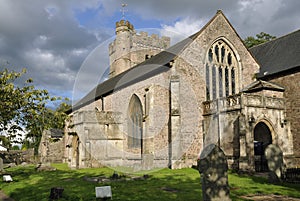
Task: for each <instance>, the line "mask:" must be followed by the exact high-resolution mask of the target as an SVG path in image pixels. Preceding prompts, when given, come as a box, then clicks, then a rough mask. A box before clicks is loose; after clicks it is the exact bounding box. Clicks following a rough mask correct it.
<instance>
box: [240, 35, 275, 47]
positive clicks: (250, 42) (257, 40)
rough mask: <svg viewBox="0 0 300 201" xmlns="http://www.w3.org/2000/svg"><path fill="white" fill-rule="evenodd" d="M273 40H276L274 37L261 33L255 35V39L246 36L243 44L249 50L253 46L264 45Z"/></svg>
mask: <svg viewBox="0 0 300 201" xmlns="http://www.w3.org/2000/svg"><path fill="white" fill-rule="evenodd" d="M275 38H276V36H272V35H270V34H267V33H264V32H261V33H259V34H256V37H253V36H248V37H247V38H245V40H244V43H245V45H246V47H247V48H251V47H253V46H256V45H259V44H262V43H265V42H267V41H270V40H273V39H275Z"/></svg>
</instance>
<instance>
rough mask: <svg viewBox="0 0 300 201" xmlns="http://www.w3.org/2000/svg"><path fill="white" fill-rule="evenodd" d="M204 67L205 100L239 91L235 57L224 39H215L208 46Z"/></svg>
mask: <svg viewBox="0 0 300 201" xmlns="http://www.w3.org/2000/svg"><path fill="white" fill-rule="evenodd" d="M205 68H206V69H205V72H206V73H205V76H206V100H214V99H217V98H222V97H226V96H229V95H234V94H236V93H238V92H239V90H238V62H237V58H236V56H235V54H234V52H233V50H232V49H231V48H230V47H229V46H228V44H227V43H226V42H225V41H224V40H221V39H220V40H218V41H216V42H215V43H213V44H212V46H211V47H210V48H209V50H208V53H207V57H206V65H205Z"/></svg>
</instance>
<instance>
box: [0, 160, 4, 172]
mask: <svg viewBox="0 0 300 201" xmlns="http://www.w3.org/2000/svg"><path fill="white" fill-rule="evenodd" d="M3 171H4V169H3V159H2V158H0V172H3Z"/></svg>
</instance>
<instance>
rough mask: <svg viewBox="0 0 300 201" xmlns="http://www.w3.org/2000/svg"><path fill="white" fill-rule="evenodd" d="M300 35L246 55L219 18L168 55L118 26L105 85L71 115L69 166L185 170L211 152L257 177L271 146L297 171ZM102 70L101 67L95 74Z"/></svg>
mask: <svg viewBox="0 0 300 201" xmlns="http://www.w3.org/2000/svg"><path fill="white" fill-rule="evenodd" d="M299 47H300V31H296V32H293V33H290V34H288V35H286V36H283V37H280V38H277V39H275V40H273V41H270V42H267V43H265V44H262V45H259V46H256V47H254V48H251V49H249V50H248V49H247V48H246V47H245V45H244V43H243V41H242V40H241V38H240V37H239V35H238V34H237V32H236V31H235V30H234V28H233V27H232V25H231V24H230V22H229V21H228V19H227V18H226V17H225V16H224V14H223V13H222V11H218V12H217V13H216V15H215V16H214V17H213V18H212V19H211V20H210V21H209V22H208V23H207V24H206V25H205V26H204V27H203V28H202V29H201V30H200V31H198V32H197V33H195V34H194V35H192V36H190V37H188V38H186V39H184V40H183V41H181V42H179V43H177V44H175V45H173V46H171V47H170V39H169V38H168V37H159V36H157V35H148V33H146V32H141V33H137V32H136V31H135V29H134V27H133V25H132V24H131V23H130V22H129V21H125V20H121V21H119V22H117V23H116V38H115V40H114V41H113V42H112V43H111V44H110V45H109V47H108V48H109V55H108V56H109V58H110V77H109V79H108V80H106V81H104V82H103V83H101V84H99V85H97V86H96V87H95V88H94V89H93V90H92V91H90V92H88V93H87V95H86V96H85V97H83V98H82V99H81V100H80V101H79V102H78V103H77V104H75V105H74V106H73V108H72V110H70V111H68V114H69V116H70V120H69V121H68V122H67V126H66V128H65V136H64V144H65V145H64V159H65V161H66V162H68V164H69V166H70V167H73V168H84V167H99V166H114V167H118V166H122V167H127V168H131V169H132V170H141V169H148V170H149V169H154V168H161V167H169V168H183V167H191V166H192V165H194V164H196V163H197V158H198V157H199V153H200V152H201V150H202V149H203V148H204V146H206V145H209V144H211V143H214V144H217V145H218V146H220V147H221V149H222V150H223V151H224V152H225V154H226V156H227V159H228V164H229V166H230V167H231V168H234V169H243V170H250V171H253V170H256V171H262V170H264V168H265V165H266V162H265V159H264V149H265V148H266V146H267V145H269V144H276V145H278V146H279V147H280V148H281V150H282V151H283V155H284V163H285V165H286V166H287V167H294V166H297V165H298V166H299V164H300V154H299V151H300V146H299V145H300V144H299V141H300V137H299V135H300V124H299V117H300V101H299V100H300V90H299V87H300V48H299ZM100 65H101V64H99V68H100V67H101V66H100Z"/></svg>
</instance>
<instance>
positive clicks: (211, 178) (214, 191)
mask: <svg viewBox="0 0 300 201" xmlns="http://www.w3.org/2000/svg"><path fill="white" fill-rule="evenodd" d="M198 170H199V173H200V175H201V183H202V195H203V200H204V201H219V200H220V201H221V200H222V201H228V200H231V199H230V197H229V193H230V191H229V185H228V174H227V170H228V165H227V160H226V156H225V154H224V152H223V151H222V149H221V148H220V147H218V146H217V145H215V144H210V145H208V146H206V147H205V148H204V149H203V151H202V152H201V155H200V158H199V160H198Z"/></svg>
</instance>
